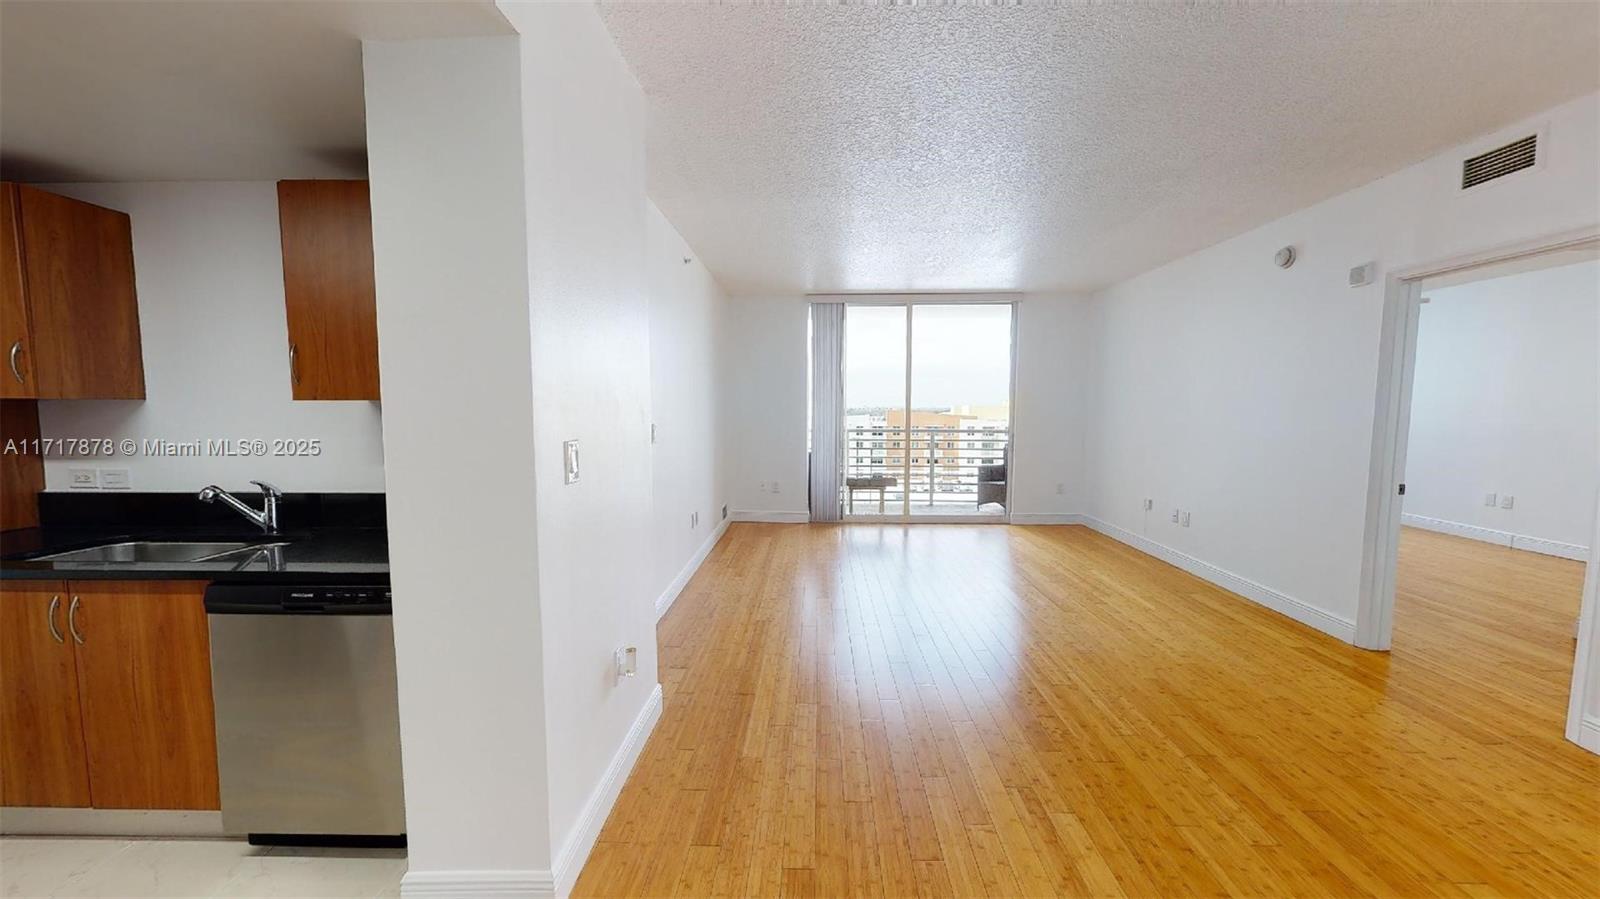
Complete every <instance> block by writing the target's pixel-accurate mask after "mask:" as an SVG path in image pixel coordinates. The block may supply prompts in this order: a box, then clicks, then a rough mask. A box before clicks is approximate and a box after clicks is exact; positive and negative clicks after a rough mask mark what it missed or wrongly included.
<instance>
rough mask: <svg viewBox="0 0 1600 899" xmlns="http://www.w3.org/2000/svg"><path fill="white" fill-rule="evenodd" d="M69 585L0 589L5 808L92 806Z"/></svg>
mask: <svg viewBox="0 0 1600 899" xmlns="http://www.w3.org/2000/svg"><path fill="white" fill-rule="evenodd" d="M68 602H69V600H68V598H67V589H66V585H65V584H63V583H60V582H59V581H56V582H48V581H46V582H40V581H30V582H27V584H26V586H25V587H22V588H21V589H19V588H18V587H17V586H16V585H14V584H11V583H7V584H5V585H4V586H0V805H22V806H35V807H44V806H49V807H79V808H81V807H84V806H87V805H89V769H88V762H87V756H86V753H85V751H84V743H83V727H82V724H81V723H80V717H79V705H78V669H77V666H76V663H75V655H74V652H73V650H74V648H75V647H74V644H73V642H72V639H71V637H70V636H69V629H68V626H67V606H68Z"/></svg>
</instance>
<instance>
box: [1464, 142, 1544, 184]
mask: <svg viewBox="0 0 1600 899" xmlns="http://www.w3.org/2000/svg"><path fill="white" fill-rule="evenodd" d="M1538 157H1539V135H1537V134H1530V135H1528V136H1527V137H1524V138H1522V139H1521V140H1514V141H1512V142H1511V143H1509V144H1506V145H1505V146H1503V147H1496V148H1495V149H1493V150H1490V151H1489V152H1487V153H1479V154H1478V155H1477V156H1474V157H1472V158H1471V159H1468V160H1465V161H1463V162H1462V163H1461V189H1462V190H1466V189H1467V188H1469V187H1477V186H1478V185H1480V184H1483V183H1485V182H1488V181H1493V180H1494V179H1496V178H1504V177H1505V176H1507V175H1509V174H1511V173H1513V172H1520V171H1522V170H1523V169H1531V168H1533V166H1534V163H1536V162H1538Z"/></svg>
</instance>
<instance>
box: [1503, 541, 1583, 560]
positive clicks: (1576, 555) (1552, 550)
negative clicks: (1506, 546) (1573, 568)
mask: <svg viewBox="0 0 1600 899" xmlns="http://www.w3.org/2000/svg"><path fill="white" fill-rule="evenodd" d="M1511 548H1512V549H1525V550H1527V551H1528V552H1531V553H1542V554H1543V555H1547V556H1559V557H1561V558H1563V559H1571V560H1572V561H1574V562H1587V561H1589V547H1587V546H1579V545H1578V544H1576V543H1562V542H1561V541H1559V540H1545V539H1543V538H1541V537H1524V536H1522V535H1521V534H1516V535H1513V536H1512V538H1511Z"/></svg>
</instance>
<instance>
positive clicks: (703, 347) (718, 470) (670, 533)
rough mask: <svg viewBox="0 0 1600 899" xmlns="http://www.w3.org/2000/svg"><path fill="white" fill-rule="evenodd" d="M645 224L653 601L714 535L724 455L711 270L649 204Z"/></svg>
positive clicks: (720, 303) (718, 316) (717, 310)
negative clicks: (694, 521) (652, 430)
mask: <svg viewBox="0 0 1600 899" xmlns="http://www.w3.org/2000/svg"><path fill="white" fill-rule="evenodd" d="M646 225H647V228H648V231H647V235H646V236H647V238H648V243H647V250H646V253H645V256H646V267H647V270H648V273H649V304H650V406H651V418H652V420H653V422H654V424H655V426H656V442H655V446H654V448H653V457H652V464H651V468H652V472H653V474H652V481H653V486H652V490H651V496H652V498H653V503H652V505H653V506H654V513H653V517H652V523H653V524H652V529H653V532H654V535H655V537H654V540H653V543H654V553H653V555H654V563H653V568H652V578H653V579H652V581H651V585H652V587H653V588H654V590H655V593H656V596H657V597H663V595H664V594H666V593H667V591H669V590H672V589H675V588H677V587H681V583H679V581H680V576H681V575H683V574H684V569H685V567H686V566H687V565H688V564H689V563H690V562H691V561H693V560H694V559H696V558H697V557H698V554H699V553H700V551H701V550H702V549H704V548H705V545H706V542H707V541H708V540H709V539H710V538H711V537H712V536H713V535H714V534H716V533H717V532H718V525H720V524H721V520H722V519H721V512H722V506H723V504H724V502H725V498H724V493H723V480H724V478H723V466H724V463H725V455H726V454H725V453H724V450H723V441H722V431H721V427H722V422H721V417H720V415H719V407H720V404H719V402H718V396H719V391H720V390H721V384H722V379H721V378H720V377H719V374H720V371H719V368H720V367H719V364H718V354H719V352H720V349H721V346H722V342H721V336H720V334H721V328H722V326H723V323H724V317H723V315H724V311H725V306H726V302H727V301H726V299H725V297H724V296H723V293H722V289H721V288H720V287H718V286H717V282H716V281H715V280H713V279H712V277H711V273H710V272H708V271H707V270H706V267H705V266H704V265H703V264H701V262H700V260H699V259H698V258H697V257H696V255H695V253H694V251H693V250H691V249H690V248H689V245H688V244H686V243H684V241H683V238H682V237H681V236H679V234H678V232H677V231H676V230H675V229H674V228H673V227H672V223H671V222H669V221H667V219H666V217H665V216H663V215H662V214H661V212H660V210H658V209H656V207H655V204H653V203H652V204H649V206H648V216H647V218H646ZM685 259H688V260H690V261H689V262H687V263H686V262H684V260H685ZM691 512H697V513H699V516H700V518H699V524H698V525H697V526H691V525H690V523H689V522H690V513H691ZM730 512H731V510H730ZM658 604H659V602H658Z"/></svg>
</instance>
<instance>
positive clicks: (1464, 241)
mask: <svg viewBox="0 0 1600 899" xmlns="http://www.w3.org/2000/svg"><path fill="white" fill-rule="evenodd" d="M1597 107H1600V96H1594V95H1592V96H1589V97H1585V98H1582V99H1579V100H1576V101H1573V102H1571V103H1568V104H1565V105H1563V106H1561V107H1558V108H1556V109H1554V110H1551V111H1549V112H1548V113H1546V114H1544V115H1541V116H1538V117H1536V118H1535V119H1533V120H1531V121H1529V122H1526V123H1522V124H1521V125H1519V126H1517V127H1516V128H1513V129H1507V130H1506V131H1505V132H1502V133H1503V134H1505V135H1507V136H1515V135H1520V134H1521V133H1525V132H1526V131H1527V130H1528V129H1530V128H1534V127H1538V126H1540V125H1544V124H1548V127H1549V130H1548V132H1547V135H1546V140H1547V146H1548V150H1549V156H1548V162H1547V164H1546V166H1545V167H1544V168H1543V169H1542V170H1539V171H1536V172H1533V173H1529V174H1524V175H1519V176H1514V177H1513V179H1509V180H1507V181H1506V182H1504V183H1500V184H1493V185H1489V186H1487V187H1484V188H1481V189H1478V190H1475V191H1471V192H1466V193H1458V192H1456V191H1455V190H1453V179H1454V176H1455V174H1456V173H1457V172H1458V166H1459V160H1460V158H1461V156H1462V154H1463V153H1464V152H1465V148H1463V149H1462V150H1459V151H1451V152H1448V153H1444V154H1441V155H1439V156H1436V157H1434V158H1432V159H1429V160H1426V161H1424V162H1421V163H1418V164H1417V165H1415V166H1412V167H1411V168H1408V169H1405V170H1403V171H1401V172H1398V173H1396V174H1394V175H1391V176H1389V177H1387V178H1384V179H1382V180H1380V181H1377V182H1374V183H1372V184H1369V185H1366V186H1365V187H1361V188H1359V189H1357V190H1354V191H1350V192H1348V193H1345V194H1342V195H1340V196H1337V197H1334V198H1332V199H1329V200H1326V201H1324V202H1322V203H1319V204H1317V205H1315V206H1312V207H1309V208H1307V209H1304V210H1301V211H1299V212H1296V213H1294V214H1292V215H1289V216H1286V217H1284V218H1282V219H1279V220H1278V221H1275V222H1272V223H1270V224H1267V225H1264V226H1262V227H1260V228H1257V229H1255V230H1253V231H1250V232H1248V233H1246V234H1243V235H1240V236H1238V237H1234V238H1231V239H1229V240H1227V241H1225V242H1223V243H1220V244H1218V245H1216V246H1214V247H1211V248H1209V249H1207V250H1203V251H1201V252H1199V253H1195V254H1193V255H1190V256H1187V257H1184V258H1182V259H1179V260H1177V261H1175V262H1172V263H1170V264H1168V265H1165V266H1163V267H1161V268H1159V269H1156V270H1154V271H1151V272H1148V273H1146V274H1143V275H1140V276H1139V277H1137V278H1134V279H1131V280H1129V281H1126V282H1124V283H1121V284H1118V285H1115V286H1113V287H1111V288H1109V289H1107V290H1105V291H1102V292H1101V293H1099V294H1097V295H1096V298H1095V300H1094V301H1093V310H1092V320H1093V322H1094V325H1093V333H1092V335H1091V338H1090V339H1091V341H1092V343H1093V345H1094V347H1095V353H1096V362H1095V364H1094V366H1093V375H1094V378H1095V384H1094V387H1093V388H1092V389H1091V392H1090V401H1089V429H1088V433H1089V435H1090V444H1089V453H1088V483H1089V485H1090V510H1091V512H1092V513H1093V515H1094V516H1096V517H1097V518H1098V519H1100V520H1101V521H1103V522H1105V523H1108V524H1109V525H1111V526H1112V527H1115V528H1120V529H1122V530H1125V531H1129V532H1133V533H1135V534H1142V535H1145V536H1147V537H1148V538H1149V539H1151V540H1154V541H1156V542H1157V543H1160V544H1162V545H1164V546H1167V547H1170V548H1173V549H1176V550H1179V551H1181V552H1183V553H1186V554H1189V555H1191V556H1193V557H1195V558H1197V559H1199V560H1202V561H1203V562H1204V563H1208V564H1209V565H1211V566H1216V567H1218V568H1221V569H1223V570H1225V571H1227V572H1231V573H1232V574H1234V575H1237V576H1239V577H1241V578H1244V579H1246V580H1248V581H1251V582H1253V583H1254V584H1256V585H1258V586H1260V587H1262V588H1264V589H1265V590H1267V591H1271V592H1272V593H1273V594H1275V595H1277V596H1278V597H1281V599H1282V600H1283V603H1284V605H1285V607H1286V608H1290V609H1293V610H1298V612H1299V613H1300V614H1301V617H1302V620H1307V621H1309V622H1311V623H1313V624H1314V625H1315V626H1318V627H1323V628H1324V629H1326V630H1329V631H1331V632H1334V633H1337V634H1339V635H1340V636H1342V637H1345V638H1347V639H1351V638H1353V619H1354V617H1355V614H1356V605H1357V597H1358V595H1359V593H1360V579H1361V566H1362V542H1363V536H1364V531H1365V520H1366V500H1367V479H1368V472H1369V464H1370V461H1371V452H1372V430H1373V410H1374V397H1375V395H1376V389H1377V376H1378V344H1379V335H1380V329H1381V322H1382V312H1383V302H1384V286H1383V278H1382V275H1383V274H1384V273H1385V272H1386V271H1388V270H1389V269H1391V268H1394V267H1396V266H1404V265H1413V264H1420V263H1425V262H1429V261H1432V260H1438V259H1443V258H1447V257H1451V256H1455V255H1459V254H1462V253H1465V252H1471V251H1475V250H1479V249H1482V248H1487V247H1491V246H1495V245H1499V244H1504V243H1508V242H1512V241H1516V240H1524V239H1528V238H1532V237H1536V236H1539V235H1544V234H1551V233H1555V232H1559V231H1563V230H1567V229H1573V228H1579V227H1584V226H1589V225H1593V224H1594V223H1595V222H1596V221H1597V220H1600V167H1597V166H1596V165H1595V159H1596V158H1600V145H1597V141H1596V130H1597V129H1596V125H1597V119H1600V116H1597ZM1474 146H1477V144H1476V143H1474ZM1286 244H1293V245H1294V246H1295V247H1296V248H1297V249H1298V250H1299V252H1300V258H1299V261H1298V262H1297V263H1296V264H1295V266H1294V267H1293V268H1292V269H1289V270H1287V271H1284V270H1280V269H1278V268H1276V267H1275V266H1274V265H1273V264H1272V256H1273V253H1274V252H1275V251H1276V250H1277V249H1278V248H1279V247H1282V246H1284V245H1286ZM1371 260H1376V261H1377V262H1378V269H1379V275H1380V277H1379V278H1378V279H1377V280H1376V281H1375V283H1373V284H1372V285H1370V286H1367V287H1362V288H1355V289H1352V288H1350V287H1348V286H1346V278H1347V272H1348V269H1349V268H1351V267H1352V266H1356V265H1360V264H1362V263H1365V262H1368V261H1371ZM1146 497H1148V498H1151V499H1154V500H1155V502H1156V507H1157V508H1156V510H1155V512H1154V513H1152V514H1149V515H1147V514H1146V513H1145V512H1144V510H1143V500H1144V499H1145V498H1146ZM1173 508H1182V509H1186V510H1190V511H1191V512H1192V514H1193V519H1192V521H1193V523H1192V526H1191V527H1189V528H1182V527H1180V526H1177V525H1172V524H1171V523H1170V522H1169V521H1168V520H1167V513H1168V512H1169V511H1170V510H1171V509H1173Z"/></svg>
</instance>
